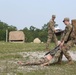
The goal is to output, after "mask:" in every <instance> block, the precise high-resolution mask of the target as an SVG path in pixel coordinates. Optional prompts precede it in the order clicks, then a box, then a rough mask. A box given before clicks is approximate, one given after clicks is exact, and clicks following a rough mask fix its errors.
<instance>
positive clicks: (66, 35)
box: [61, 24, 73, 42]
mask: <svg viewBox="0 0 76 75" xmlns="http://www.w3.org/2000/svg"><path fill="white" fill-rule="evenodd" d="M72 30H73V27H72V25H71V24H69V25H67V26H66V27H65V31H64V33H63V35H62V38H61V41H64V42H67V41H69V40H70V39H71V38H72V37H71V33H72Z"/></svg>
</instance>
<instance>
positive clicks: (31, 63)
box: [23, 50, 61, 66]
mask: <svg viewBox="0 0 76 75" xmlns="http://www.w3.org/2000/svg"><path fill="white" fill-rule="evenodd" d="M60 53H61V50H58V51H57V52H56V54H55V55H54V56H53V58H52V59H51V60H50V61H49V60H48V59H47V58H46V57H43V58H41V59H40V60H37V61H36V62H29V63H24V64H23V66H26V65H41V64H44V63H47V62H48V64H53V63H56V62H58V58H59V57H60Z"/></svg>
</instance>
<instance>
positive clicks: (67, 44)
mask: <svg viewBox="0 0 76 75" xmlns="http://www.w3.org/2000/svg"><path fill="white" fill-rule="evenodd" d="M72 30H73V27H72V25H71V24H69V25H67V26H66V28H65V31H64V33H63V36H62V38H61V41H64V45H63V47H62V48H61V51H62V52H61V55H60V58H59V60H58V61H59V62H61V59H62V56H63V54H64V55H65V57H66V58H67V59H68V60H69V61H72V58H71V56H70V54H69V53H68V50H69V49H70V48H71V47H72V46H73V44H74V38H73V36H72Z"/></svg>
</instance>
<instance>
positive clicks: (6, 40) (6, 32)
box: [6, 29, 8, 42]
mask: <svg viewBox="0 0 76 75" xmlns="http://www.w3.org/2000/svg"><path fill="white" fill-rule="evenodd" d="M6 42H8V30H7V29H6Z"/></svg>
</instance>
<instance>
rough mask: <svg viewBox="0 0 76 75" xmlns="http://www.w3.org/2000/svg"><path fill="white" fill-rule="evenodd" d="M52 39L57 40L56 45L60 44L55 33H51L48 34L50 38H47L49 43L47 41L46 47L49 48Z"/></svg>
mask: <svg viewBox="0 0 76 75" xmlns="http://www.w3.org/2000/svg"><path fill="white" fill-rule="evenodd" d="M52 39H53V40H54V42H55V45H56V46H57V45H58V40H57V37H56V35H55V34H53V33H51V34H49V35H48V39H47V43H46V49H48V48H49V44H50V42H51V41H52Z"/></svg>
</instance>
